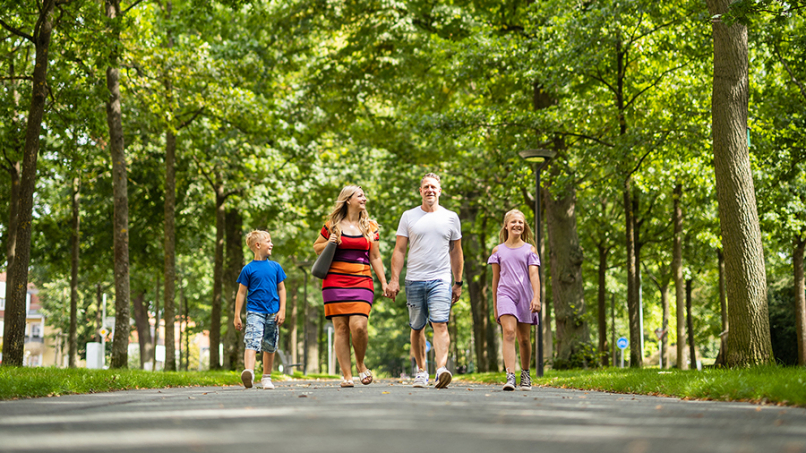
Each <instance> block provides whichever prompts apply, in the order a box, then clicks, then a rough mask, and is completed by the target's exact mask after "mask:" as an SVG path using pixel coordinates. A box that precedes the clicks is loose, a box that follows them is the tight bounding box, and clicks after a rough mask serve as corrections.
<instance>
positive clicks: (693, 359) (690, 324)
mask: <svg viewBox="0 0 806 453" xmlns="http://www.w3.org/2000/svg"><path fill="white" fill-rule="evenodd" d="M691 283H692V280H691V279H690V278H689V279H686V326H687V327H688V328H687V330H688V357H689V360H690V361H691V368H697V352H696V350H695V349H694V318H693V317H692V314H691Z"/></svg>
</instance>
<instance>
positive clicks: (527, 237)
mask: <svg viewBox="0 0 806 453" xmlns="http://www.w3.org/2000/svg"><path fill="white" fill-rule="evenodd" d="M515 215H520V216H521V217H523V234H521V239H523V242H526V243H529V244H532V245H535V240H534V236H533V235H532V229H531V228H529V224H528V223H526V216H525V215H523V213H522V212H520V211H518V210H517V209H513V210H511V211H509V212H507V213H506V214H504V224H503V225H502V226H501V231H499V232H498V239H499V240H500V241H501V243H502V244H503V243H504V242H506V241H507V239H509V231H507V223H509V221H510V220H511V219H512V216H515ZM535 247H537V246H536V245H535Z"/></svg>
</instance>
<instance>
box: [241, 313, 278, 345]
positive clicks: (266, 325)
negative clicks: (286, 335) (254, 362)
mask: <svg viewBox="0 0 806 453" xmlns="http://www.w3.org/2000/svg"><path fill="white" fill-rule="evenodd" d="M276 317H277V313H255V312H252V311H249V312H246V334H244V336H243V342H244V343H245V344H246V349H252V350H255V351H257V352H261V351H263V352H269V353H272V352H276V351H277V340H278V338H279V337H280V329H279V328H277V320H276Z"/></svg>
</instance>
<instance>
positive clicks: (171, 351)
mask: <svg viewBox="0 0 806 453" xmlns="http://www.w3.org/2000/svg"><path fill="white" fill-rule="evenodd" d="M169 4H170V2H169ZM175 225H176V135H174V133H173V132H171V131H170V130H169V131H168V132H166V133H165V231H164V235H165V237H164V244H165V263H164V265H165V269H164V278H165V287H164V291H163V296H164V303H163V306H164V319H165V366H164V370H165V371H176V356H175V350H176V346H175V344H176V342H175V339H174V331H175V329H176V310H175V308H174V299H175V298H176V226H175Z"/></svg>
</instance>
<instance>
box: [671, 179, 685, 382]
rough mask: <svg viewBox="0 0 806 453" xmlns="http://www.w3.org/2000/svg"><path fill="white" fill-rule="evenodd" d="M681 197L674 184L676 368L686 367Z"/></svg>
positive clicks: (673, 258) (679, 187) (680, 187)
mask: <svg viewBox="0 0 806 453" xmlns="http://www.w3.org/2000/svg"><path fill="white" fill-rule="evenodd" d="M682 197H683V185H682V184H679V183H678V184H675V186H674V192H673V193H672V200H673V208H672V224H673V225H674V243H673V245H672V276H673V278H674V294H675V311H676V316H677V368H678V369H680V370H686V369H688V366H687V365H686V329H685V322H686V319H685V313H686V311H685V310H686V305H685V304H686V294H685V288H684V287H683V284H684V283H683V209H682V208H681V207H680V201H681V198H682Z"/></svg>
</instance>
